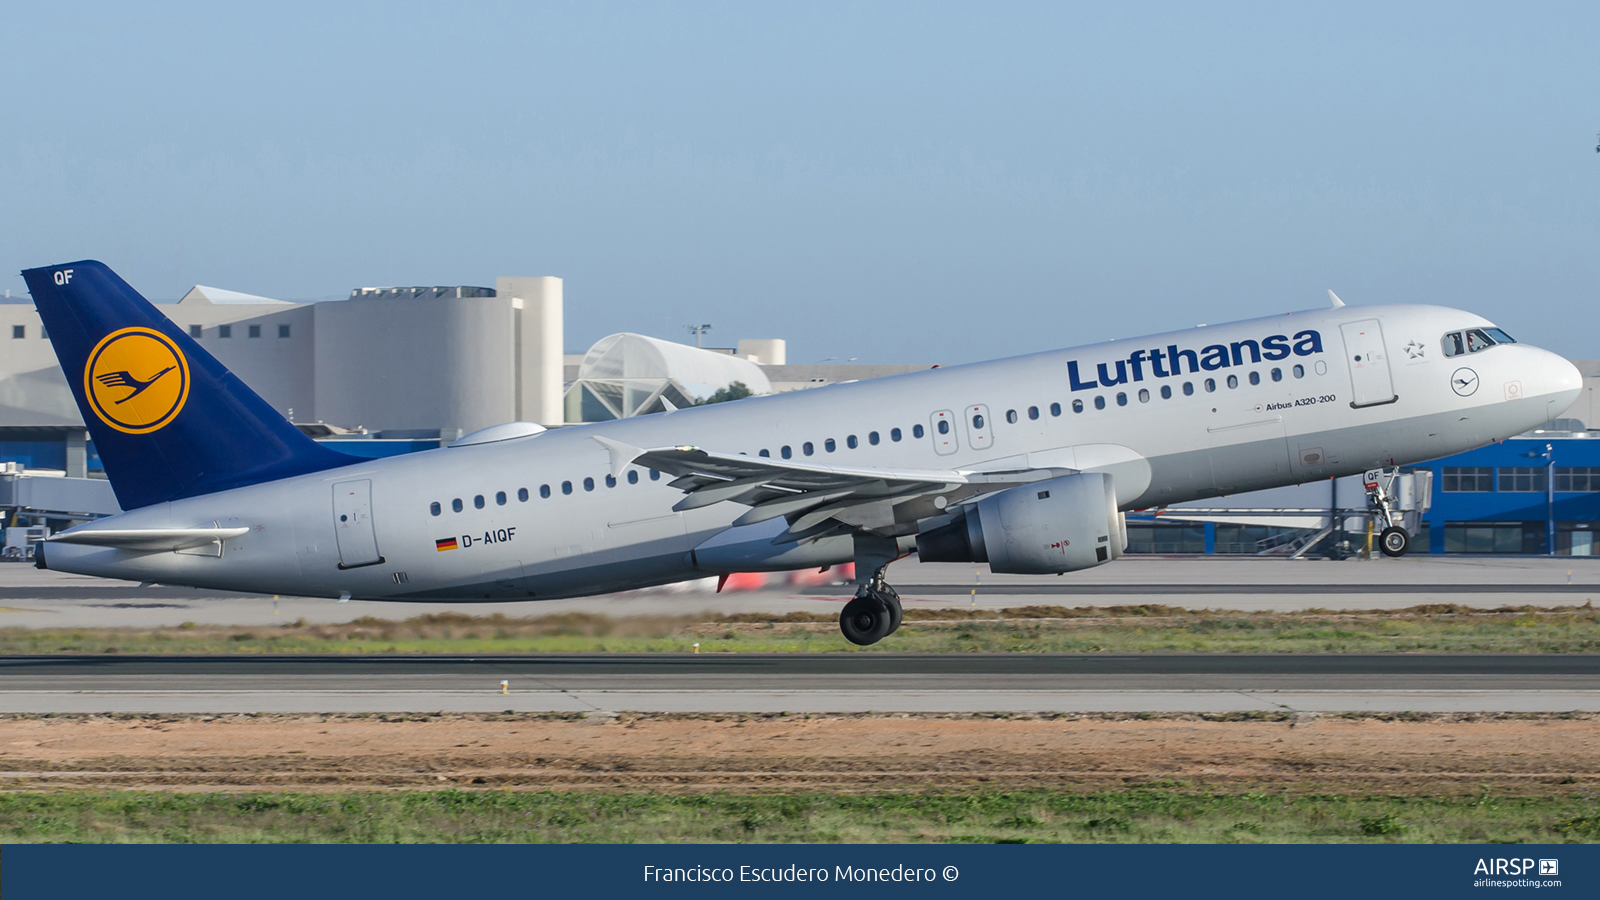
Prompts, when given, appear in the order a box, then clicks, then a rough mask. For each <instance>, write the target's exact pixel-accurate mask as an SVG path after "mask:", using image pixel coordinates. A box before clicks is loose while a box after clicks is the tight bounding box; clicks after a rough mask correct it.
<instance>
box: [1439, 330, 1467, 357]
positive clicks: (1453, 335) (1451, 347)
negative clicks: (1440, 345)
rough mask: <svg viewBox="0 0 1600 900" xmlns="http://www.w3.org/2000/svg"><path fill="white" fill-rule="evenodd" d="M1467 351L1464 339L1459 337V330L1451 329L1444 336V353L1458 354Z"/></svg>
mask: <svg viewBox="0 0 1600 900" xmlns="http://www.w3.org/2000/svg"><path fill="white" fill-rule="evenodd" d="M1465 352H1467V345H1466V341H1465V340H1464V339H1463V338H1462V337H1461V332H1459V331H1452V332H1450V333H1449V334H1447V335H1445V336H1444V355H1445V356H1460V355H1461V354H1463V353H1465Z"/></svg>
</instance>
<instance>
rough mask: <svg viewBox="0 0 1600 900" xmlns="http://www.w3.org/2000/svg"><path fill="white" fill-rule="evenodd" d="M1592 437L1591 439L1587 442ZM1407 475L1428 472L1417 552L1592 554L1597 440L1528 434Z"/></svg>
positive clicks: (1598, 491)
mask: <svg viewBox="0 0 1600 900" xmlns="http://www.w3.org/2000/svg"><path fill="white" fill-rule="evenodd" d="M1591 435H1593V436H1591ZM1412 468H1413V469H1423V468H1427V469H1432V470H1433V504H1432V507H1431V508H1430V509H1429V510H1428V511H1427V512H1426V513H1425V514H1424V515H1423V520H1424V522H1425V523H1426V526H1427V527H1426V529H1425V531H1426V534H1425V535H1423V534H1419V535H1417V536H1416V538H1417V540H1416V546H1417V549H1419V550H1420V549H1423V548H1424V547H1426V548H1427V550H1428V552H1430V553H1537V554H1547V553H1549V552H1550V545H1551V538H1554V544H1555V552H1556V554H1557V555H1561V556H1600V547H1597V546H1596V540H1595V537H1594V534H1595V531H1596V530H1597V527H1596V526H1597V524H1600V522H1597V520H1600V434H1595V433H1592V432H1585V431H1577V432H1544V433H1539V432H1534V433H1530V434H1526V435H1519V436H1517V437H1514V438H1511V439H1510V440H1506V441H1503V442H1501V443H1498V444H1491V445H1489V446H1487V447H1482V448H1480V449H1477V450H1471V451H1468V452H1466V453H1458V454H1456V455H1455V456H1447V457H1445V458H1444V459H1438V460H1434V461H1433V462H1431V463H1428V464H1427V465H1424V466H1414V467H1412Z"/></svg>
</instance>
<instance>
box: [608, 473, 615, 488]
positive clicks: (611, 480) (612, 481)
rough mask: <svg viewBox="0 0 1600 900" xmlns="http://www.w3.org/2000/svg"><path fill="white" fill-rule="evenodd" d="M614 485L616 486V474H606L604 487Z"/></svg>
mask: <svg viewBox="0 0 1600 900" xmlns="http://www.w3.org/2000/svg"><path fill="white" fill-rule="evenodd" d="M616 486H617V476H615V475H607V476H606V487H616Z"/></svg>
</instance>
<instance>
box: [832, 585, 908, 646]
mask: <svg viewBox="0 0 1600 900" xmlns="http://www.w3.org/2000/svg"><path fill="white" fill-rule="evenodd" d="M899 605H900V604H899V598H898V597H896V598H895V602H894V603H889V602H886V601H885V600H884V599H883V598H881V597H878V596H876V595H874V594H862V595H860V596H857V597H856V598H855V599H854V600H851V601H850V602H849V603H846V604H845V605H844V611H843V612H841V613H839V630H840V631H841V632H843V633H844V639H845V640H847V641H849V642H850V643H852V644H857V645H859V646H862V647H865V646H868V645H870V644H876V643H877V642H879V641H881V640H883V639H884V638H886V637H888V636H889V632H891V631H893V630H894V626H895V624H896V623H895V619H896V616H895V614H894V610H895V609H896V608H897V607H899Z"/></svg>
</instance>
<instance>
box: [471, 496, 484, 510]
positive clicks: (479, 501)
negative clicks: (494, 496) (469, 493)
mask: <svg viewBox="0 0 1600 900" xmlns="http://www.w3.org/2000/svg"><path fill="white" fill-rule="evenodd" d="M472 508H473V509H483V495H482V494H479V495H478V496H476V497H473V498H472Z"/></svg>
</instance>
